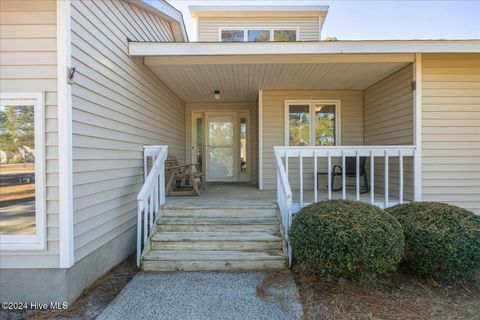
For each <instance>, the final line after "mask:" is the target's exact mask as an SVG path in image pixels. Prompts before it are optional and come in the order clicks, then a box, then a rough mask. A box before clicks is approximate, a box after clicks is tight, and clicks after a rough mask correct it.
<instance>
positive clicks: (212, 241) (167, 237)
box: [150, 231, 282, 251]
mask: <svg viewBox="0 0 480 320" xmlns="http://www.w3.org/2000/svg"><path fill="white" fill-rule="evenodd" d="M150 244H151V248H152V249H162V250H191V251H193V250H200V251H202V250H240V251H241V250H256V251H262V250H280V249H282V238H281V236H280V235H279V234H278V233H277V232H253V231H245V232H239V231H236V232H233V231H230V232H224V231H215V232H211V231H210V232H159V233H156V234H155V235H154V236H153V237H152V238H151V241H150Z"/></svg>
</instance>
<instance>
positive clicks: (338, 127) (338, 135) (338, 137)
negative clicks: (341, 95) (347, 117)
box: [284, 100, 342, 146]
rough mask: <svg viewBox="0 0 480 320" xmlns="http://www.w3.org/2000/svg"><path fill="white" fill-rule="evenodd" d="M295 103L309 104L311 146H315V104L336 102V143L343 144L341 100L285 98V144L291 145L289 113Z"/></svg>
mask: <svg viewBox="0 0 480 320" xmlns="http://www.w3.org/2000/svg"><path fill="white" fill-rule="evenodd" d="M294 104H303V105H307V104H308V105H309V112H310V141H309V146H315V130H312V129H313V127H314V126H313V121H314V119H315V108H314V105H315V104H334V105H335V145H336V146H340V145H341V132H342V130H341V122H342V121H341V119H342V107H341V101H340V100H285V107H284V110H285V111H284V112H285V115H284V119H285V122H284V129H285V132H284V137H285V146H289V145H290V139H289V136H290V121H289V118H290V117H289V114H290V105H294Z"/></svg>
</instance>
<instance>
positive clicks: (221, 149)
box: [206, 112, 237, 181]
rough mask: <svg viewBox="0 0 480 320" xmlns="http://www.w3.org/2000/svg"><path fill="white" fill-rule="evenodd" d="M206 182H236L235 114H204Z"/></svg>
mask: <svg viewBox="0 0 480 320" xmlns="http://www.w3.org/2000/svg"><path fill="white" fill-rule="evenodd" d="M206 120H207V130H206V136H207V137H206V142H207V143H206V147H207V148H206V149H207V150H206V153H207V154H206V160H207V161H206V171H207V172H206V173H207V181H236V179H237V172H236V171H237V170H235V169H236V168H237V166H236V163H237V155H236V144H237V141H236V140H237V139H236V138H235V137H236V136H237V135H236V127H237V126H236V121H237V120H236V113H234V112H225V113H209V112H207V113H206Z"/></svg>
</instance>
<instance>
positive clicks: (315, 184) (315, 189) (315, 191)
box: [313, 151, 318, 203]
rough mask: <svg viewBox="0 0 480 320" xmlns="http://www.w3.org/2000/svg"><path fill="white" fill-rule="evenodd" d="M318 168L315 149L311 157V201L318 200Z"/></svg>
mask: <svg viewBox="0 0 480 320" xmlns="http://www.w3.org/2000/svg"><path fill="white" fill-rule="evenodd" d="M317 172H318V170H317V153H316V151H315V154H314V157H313V194H314V196H313V197H314V199H313V202H315V203H316V202H318V173H317Z"/></svg>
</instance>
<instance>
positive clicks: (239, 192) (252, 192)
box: [165, 183, 398, 208]
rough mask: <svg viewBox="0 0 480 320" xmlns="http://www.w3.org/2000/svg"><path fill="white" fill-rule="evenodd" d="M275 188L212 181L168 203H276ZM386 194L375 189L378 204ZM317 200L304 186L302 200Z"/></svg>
mask: <svg viewBox="0 0 480 320" xmlns="http://www.w3.org/2000/svg"><path fill="white" fill-rule="evenodd" d="M292 193H293V203H300V190H292ZM327 197H328V194H327V192H326V190H319V191H318V201H321V200H327ZM341 198H342V192H340V191H339V192H332V199H341ZM276 199H277V196H276V190H263V191H260V190H258V187H257V186H255V185H252V184H246V183H209V184H207V185H206V186H205V190H204V191H202V193H201V195H200V196H168V197H167V203H166V205H165V206H166V207H171V208H175V207H177V208H179V207H229V206H235V207H249V206H258V205H260V204H262V205H265V206H276ZM347 199H351V200H354V199H355V190H354V189H348V190H347ZM360 199H361V200H362V201H365V202H370V193H364V194H360ZM384 201H385V199H384V196H383V194H381V193H375V204H376V205H378V206H379V207H383V206H384ZM313 202H314V193H313V190H311V189H309V190H304V192H303V203H304V204H309V203H313ZM397 203H398V198H397V197H393V196H390V197H389V205H390V206H391V205H395V204H397Z"/></svg>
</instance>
